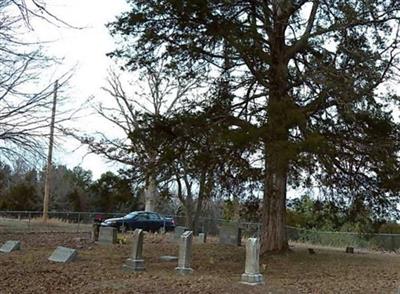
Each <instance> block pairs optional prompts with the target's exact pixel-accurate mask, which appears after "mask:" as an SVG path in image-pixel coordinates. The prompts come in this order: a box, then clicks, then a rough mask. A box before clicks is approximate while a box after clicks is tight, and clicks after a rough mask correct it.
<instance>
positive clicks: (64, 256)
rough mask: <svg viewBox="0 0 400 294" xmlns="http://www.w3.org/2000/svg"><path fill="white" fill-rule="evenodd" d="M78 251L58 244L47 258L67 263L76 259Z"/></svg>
mask: <svg viewBox="0 0 400 294" xmlns="http://www.w3.org/2000/svg"><path fill="white" fill-rule="evenodd" d="M77 256H78V251H76V250H75V249H71V248H67V247H63V246H58V247H57V248H56V250H54V251H53V253H52V254H51V255H50V257H49V258H48V259H49V260H50V261H54V262H62V263H67V262H71V261H73V260H75V259H76V257H77Z"/></svg>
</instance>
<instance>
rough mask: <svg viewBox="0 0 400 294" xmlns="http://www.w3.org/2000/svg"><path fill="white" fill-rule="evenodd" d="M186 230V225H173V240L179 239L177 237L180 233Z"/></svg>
mask: <svg viewBox="0 0 400 294" xmlns="http://www.w3.org/2000/svg"><path fill="white" fill-rule="evenodd" d="M187 230H188V228H186V227H182V226H176V227H175V240H179V238H180V237H181V235H182V234H183V233H184V232H186V231H187Z"/></svg>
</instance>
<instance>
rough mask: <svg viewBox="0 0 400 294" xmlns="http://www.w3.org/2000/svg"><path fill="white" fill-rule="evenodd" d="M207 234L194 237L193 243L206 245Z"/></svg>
mask: <svg viewBox="0 0 400 294" xmlns="http://www.w3.org/2000/svg"><path fill="white" fill-rule="evenodd" d="M206 239H207V234H206V233H199V235H198V236H195V237H194V242H195V243H196V244H204V243H206Z"/></svg>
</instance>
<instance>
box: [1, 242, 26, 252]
mask: <svg viewBox="0 0 400 294" xmlns="http://www.w3.org/2000/svg"><path fill="white" fill-rule="evenodd" d="M16 250H21V242H20V241H11V240H10V241H7V242H6V243H4V244H3V246H1V248H0V252H3V253H10V252H12V251H16Z"/></svg>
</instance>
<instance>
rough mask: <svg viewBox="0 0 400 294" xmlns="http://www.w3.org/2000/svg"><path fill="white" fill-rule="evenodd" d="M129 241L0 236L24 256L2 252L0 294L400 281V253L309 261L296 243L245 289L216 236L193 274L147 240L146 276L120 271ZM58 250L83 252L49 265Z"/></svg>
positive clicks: (342, 286)
mask: <svg viewBox="0 0 400 294" xmlns="http://www.w3.org/2000/svg"><path fill="white" fill-rule="evenodd" d="M130 237H131V235H130V234H125V235H122V234H120V235H119V238H120V239H121V238H123V239H126V240H127V242H126V244H116V245H109V246H105V245H97V244H94V243H92V242H91V241H90V236H89V234H85V233H81V234H77V233H28V234H15V233H14V234H8V233H6V234H0V244H3V243H4V242H5V241H7V240H20V241H21V251H15V252H12V253H10V254H0V293H218V294H221V293H396V292H395V289H396V288H397V287H398V286H399V285H398V281H400V256H398V255H396V254H394V253H390V254H389V253H379V252H369V253H365V252H364V253H357V251H356V253H355V254H346V253H344V251H343V250H328V249H321V248H317V249H315V251H316V254H312V255H310V254H309V253H308V250H307V246H300V245H298V244H296V245H295V246H294V247H292V248H291V252H290V253H287V254H283V255H272V256H268V257H266V258H262V259H261V262H260V263H261V271H262V274H263V275H264V277H265V280H266V283H265V285H263V286H255V287H253V286H247V285H243V284H240V283H239V281H240V276H241V274H242V273H243V271H244V261H245V248H244V247H243V246H241V247H235V246H228V245H220V244H218V243H217V239H212V238H209V239H208V240H207V241H209V242H208V243H206V244H193V261H192V268H193V269H194V272H193V274H191V275H187V276H180V275H178V274H177V273H176V272H175V267H176V265H177V264H176V261H174V262H166V261H161V260H160V256H161V255H175V256H176V255H177V253H178V244H177V243H176V242H175V243H174V242H172V241H171V238H167V237H166V236H164V235H157V234H145V237H144V246H143V255H144V264H145V268H146V271H144V272H141V273H130V272H124V271H122V265H123V263H124V261H125V260H126V259H127V258H128V257H129V255H130V251H131V242H130ZM57 246H66V247H70V248H75V249H77V250H78V252H79V253H78V259H77V260H76V261H74V262H71V263H67V264H59V263H53V262H50V261H48V259H47V258H48V257H49V256H50V254H51V253H52V252H53V250H54V249H55V248H56V247H57ZM314 248H315V247H314ZM263 265H266V266H263Z"/></svg>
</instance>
